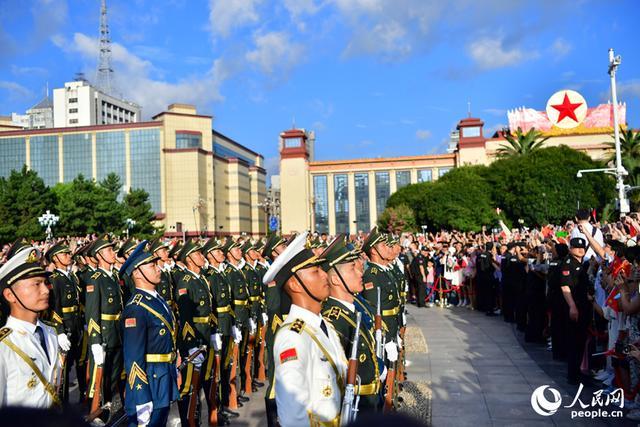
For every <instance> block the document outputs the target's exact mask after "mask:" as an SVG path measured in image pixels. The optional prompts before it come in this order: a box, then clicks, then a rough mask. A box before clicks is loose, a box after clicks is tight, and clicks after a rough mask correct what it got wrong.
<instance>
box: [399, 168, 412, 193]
mask: <svg viewBox="0 0 640 427" xmlns="http://www.w3.org/2000/svg"><path fill="white" fill-rule="evenodd" d="M409 184H411V171H397V172H396V189H398V190H399V189H401V188H402V187H406V186H407V185H409Z"/></svg>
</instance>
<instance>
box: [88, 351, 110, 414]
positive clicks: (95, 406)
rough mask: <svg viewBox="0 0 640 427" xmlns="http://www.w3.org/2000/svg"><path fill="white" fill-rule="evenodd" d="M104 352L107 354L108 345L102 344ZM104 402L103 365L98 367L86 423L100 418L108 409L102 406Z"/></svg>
mask: <svg viewBox="0 0 640 427" xmlns="http://www.w3.org/2000/svg"><path fill="white" fill-rule="evenodd" d="M102 350H103V352H104V353H106V345H105V344H102ZM101 400H102V365H97V366H96V378H95V382H94V388H93V400H92V401H91V410H90V412H89V415H88V416H87V418H86V421H88V422H91V421H93V420H95V419H96V418H98V417H99V416H100V415H101V414H102V412H103V411H104V410H105V409H107V408H106V407H105V406H106V405H105V406H102V407H101V406H100V401H101Z"/></svg>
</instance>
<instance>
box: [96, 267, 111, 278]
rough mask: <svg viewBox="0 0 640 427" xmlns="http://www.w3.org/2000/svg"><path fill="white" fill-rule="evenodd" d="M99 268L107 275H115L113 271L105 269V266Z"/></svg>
mask: <svg viewBox="0 0 640 427" xmlns="http://www.w3.org/2000/svg"><path fill="white" fill-rule="evenodd" d="M98 270H102V271H103V272H104V273H105V274H106V275H107V276H109V277H113V271H108V270H105V269H104V268H102V267H98Z"/></svg>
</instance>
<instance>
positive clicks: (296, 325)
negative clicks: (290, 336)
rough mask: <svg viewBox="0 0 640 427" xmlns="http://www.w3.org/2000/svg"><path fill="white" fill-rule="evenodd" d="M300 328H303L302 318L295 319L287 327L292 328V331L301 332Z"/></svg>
mask: <svg viewBox="0 0 640 427" xmlns="http://www.w3.org/2000/svg"><path fill="white" fill-rule="evenodd" d="M302 328H304V320H302V319H296V320H295V321H294V322H293V323H292V324H291V326H289V329H290V330H292V331H293V332H296V333H298V334H299V333H300V332H302Z"/></svg>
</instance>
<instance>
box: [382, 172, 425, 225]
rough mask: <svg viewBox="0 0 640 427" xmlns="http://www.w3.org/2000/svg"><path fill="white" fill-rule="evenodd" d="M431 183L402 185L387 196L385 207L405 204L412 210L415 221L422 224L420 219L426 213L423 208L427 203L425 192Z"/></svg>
mask: <svg viewBox="0 0 640 427" xmlns="http://www.w3.org/2000/svg"><path fill="white" fill-rule="evenodd" d="M431 185H432V183H431V182H421V183H418V184H410V185H407V186H405V187H402V188H401V189H400V190H398V191H396V192H395V193H393V194H392V195H391V196H390V197H389V199H388V200H387V207H388V208H389V207H391V208H393V207H398V206H400V205H405V206H407V207H409V208H410V209H411V210H412V211H413V214H414V217H415V219H416V221H417V223H418V224H422V222H421V221H423V218H424V217H425V215H426V212H425V208H426V206H427V203H428V199H427V194H428V192H429V188H430V187H431Z"/></svg>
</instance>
